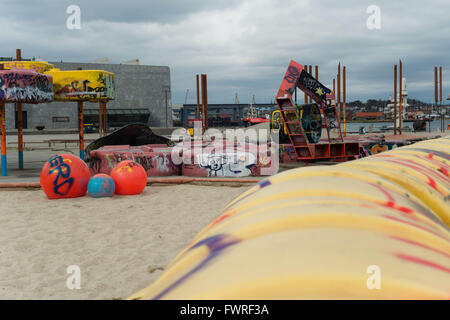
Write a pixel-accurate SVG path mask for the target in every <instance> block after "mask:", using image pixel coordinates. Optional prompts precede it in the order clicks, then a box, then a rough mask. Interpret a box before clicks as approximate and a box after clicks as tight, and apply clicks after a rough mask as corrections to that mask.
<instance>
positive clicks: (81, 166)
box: [40, 154, 91, 199]
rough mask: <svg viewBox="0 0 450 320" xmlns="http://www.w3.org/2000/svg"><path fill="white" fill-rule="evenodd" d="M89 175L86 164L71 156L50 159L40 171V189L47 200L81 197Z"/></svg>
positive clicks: (85, 189) (65, 155)
mask: <svg viewBox="0 0 450 320" xmlns="http://www.w3.org/2000/svg"><path fill="white" fill-rule="evenodd" d="M90 178H91V173H90V172H89V168H88V166H87V165H86V163H85V162H84V161H83V160H81V159H80V158H78V157H77V156H74V155H72V154H60V155H56V156H53V157H51V158H50V159H49V160H48V161H47V162H46V163H45V164H44V166H43V167H42V170H41V177H40V182H41V188H42V190H43V191H44V193H45V194H46V195H47V197H48V198H49V199H63V198H76V197H82V196H84V195H85V194H86V191H87V188H88V183H89V179H90Z"/></svg>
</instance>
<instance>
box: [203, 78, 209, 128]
mask: <svg viewBox="0 0 450 320" xmlns="http://www.w3.org/2000/svg"><path fill="white" fill-rule="evenodd" d="M203 76H204V78H205V84H204V85H205V87H204V88H203V89H202V91H203V92H204V97H205V130H208V80H207V75H206V74H204V75H203Z"/></svg>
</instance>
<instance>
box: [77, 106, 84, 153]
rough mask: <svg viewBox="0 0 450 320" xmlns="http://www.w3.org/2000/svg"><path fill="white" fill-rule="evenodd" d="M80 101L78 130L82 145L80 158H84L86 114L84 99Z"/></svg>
mask: <svg viewBox="0 0 450 320" xmlns="http://www.w3.org/2000/svg"><path fill="white" fill-rule="evenodd" d="M77 103H78V132H79V145H80V158H81V159H82V160H84V116H83V101H77Z"/></svg>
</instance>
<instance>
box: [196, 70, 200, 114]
mask: <svg viewBox="0 0 450 320" xmlns="http://www.w3.org/2000/svg"><path fill="white" fill-rule="evenodd" d="M195 78H196V80H197V116H196V119H200V87H199V76H198V74H197V75H196V76H195Z"/></svg>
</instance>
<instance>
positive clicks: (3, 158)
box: [0, 64, 8, 177]
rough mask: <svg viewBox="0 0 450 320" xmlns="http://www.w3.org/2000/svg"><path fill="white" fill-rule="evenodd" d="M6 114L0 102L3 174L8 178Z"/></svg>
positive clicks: (1, 66) (0, 66)
mask: <svg viewBox="0 0 450 320" xmlns="http://www.w3.org/2000/svg"><path fill="white" fill-rule="evenodd" d="M3 69H4V66H3V64H0V70H3ZM5 119H6V112H5V103H4V102H3V101H0V133H1V135H2V136H1V154H0V157H1V166H2V170H1V174H2V176H4V177H6V176H7V175H8V167H7V161H6V126H5Z"/></svg>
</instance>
